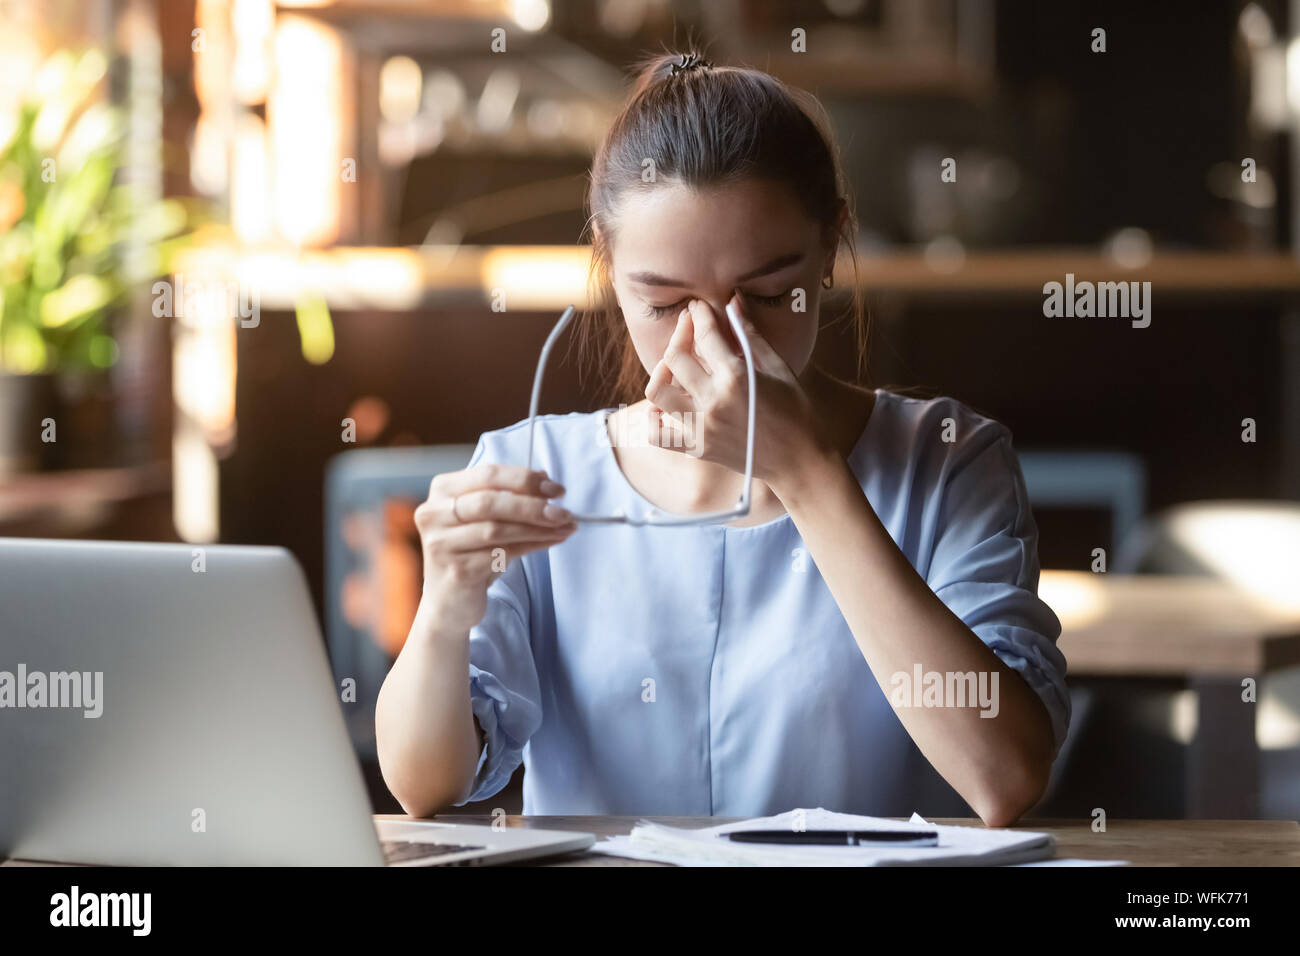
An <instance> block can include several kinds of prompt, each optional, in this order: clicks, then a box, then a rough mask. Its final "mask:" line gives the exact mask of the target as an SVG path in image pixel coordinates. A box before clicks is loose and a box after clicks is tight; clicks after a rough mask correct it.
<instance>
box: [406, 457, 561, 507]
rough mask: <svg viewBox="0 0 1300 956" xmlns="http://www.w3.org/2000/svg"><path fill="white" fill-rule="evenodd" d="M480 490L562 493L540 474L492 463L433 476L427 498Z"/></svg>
mask: <svg viewBox="0 0 1300 956" xmlns="http://www.w3.org/2000/svg"><path fill="white" fill-rule="evenodd" d="M480 488H499V489H501V490H503V491H512V492H514V493H515V494H520V495H542V496H544V497H547V498H554V497H556V496H558V495H562V494H564V487H563V486H562V485H560V484H558V483H557V482H554V481H551V480H550V478H548V477H547V475H546V472H544V471H529V470H528V469H527V468H524V467H523V466H522V465H502V464H495V463H494V464H483V465H476V466H474V467H473V468H466V469H464V470H462V471H450V472H447V473H446V474H443V475H438V476H436V477H435V478H434V479H433V481H432V482H431V483H430V484H429V497H430V498H433V497H446V498H454V497H456V496H457V495H463V494H465V493H466V492H470V491H477V490H478V489H480ZM461 514H462V515H463V514H464V512H463V511H462V512H461Z"/></svg>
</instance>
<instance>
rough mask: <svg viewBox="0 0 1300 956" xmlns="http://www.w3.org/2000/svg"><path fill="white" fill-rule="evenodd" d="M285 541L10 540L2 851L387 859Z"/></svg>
mask: <svg viewBox="0 0 1300 956" xmlns="http://www.w3.org/2000/svg"><path fill="white" fill-rule="evenodd" d="M342 706H343V705H342V704H341V703H340V699H339V695H338V693H337V688H335V687H334V681H333V678H332V676H331V674H330V670H329V666H328V663H327V660H326V655H325V651H324V645H323V642H322V640H321V635H320V631H319V628H318V626H317V623H316V619H315V615H314V612H313V610H312V607H311V603H310V600H309V597H308V592H307V587H306V582H305V580H304V578H303V575H302V571H301V570H300V568H299V567H298V565H297V563H296V562H295V561H294V559H293V557H292V556H291V555H290V554H289V552H287V551H285V550H284V549H282V548H266V547H239V546H207V547H202V548H200V547H191V546H189V545H172V544H136V543H116V542H113V543H109V542H85V541H45V540H26V539H3V538H0V767H3V768H4V770H3V773H4V778H5V780H4V786H3V787H0V854H2V855H3V856H7V857H15V858H24V859H39V860H57V861H66V862H80V863H105V864H126V865H131V864H138V865H148V864H189V865H227V864H229V865H250V864H251V865H259V864H291V865H317V864H348V865H358V864H364V865H370V864H373V865H379V864H380V863H381V862H382V858H381V855H380V851H379V845H378V839H377V837H376V834H375V829H374V825H373V823H372V822H371V817H370V812H371V808H370V802H369V799H368V797H367V794H366V790H365V785H364V782H363V780H362V778H361V774H360V769H359V767H358V765H357V762H356V758H355V756H354V754H353V752H352V749H351V745H350V743H349V741H348V737H347V734H346V732H345V730H344V722H343V716H342V712H341V707H342Z"/></svg>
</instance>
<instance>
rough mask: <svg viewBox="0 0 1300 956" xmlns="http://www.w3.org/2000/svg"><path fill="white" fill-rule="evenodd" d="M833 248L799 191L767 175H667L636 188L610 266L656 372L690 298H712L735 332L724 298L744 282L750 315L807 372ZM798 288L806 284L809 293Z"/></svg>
mask: <svg viewBox="0 0 1300 956" xmlns="http://www.w3.org/2000/svg"><path fill="white" fill-rule="evenodd" d="M833 248H834V247H833V246H831V247H830V248H829V249H828V246H827V241H826V238H825V237H824V236H823V230H822V228H821V227H820V225H819V224H818V223H817V222H815V221H814V220H812V219H810V218H809V217H808V216H807V214H806V213H805V212H804V211H803V209H802V208H801V207H800V206H799V204H798V201H797V200H796V199H795V197H794V195H793V194H792V193H791V191H790V190H789V189H788V188H786V187H784V186H781V185H778V184H775V183H772V182H769V181H767V180H760V179H755V178H750V179H746V180H742V181H740V182H737V183H734V184H730V185H726V186H717V187H711V188H708V189H705V190H703V191H699V192H697V191H695V190H692V189H690V188H689V187H686V186H681V185H673V184H664V185H663V186H662V187H661V188H656V189H649V190H645V191H643V192H638V193H633V194H628V198H627V199H626V200H625V201H624V203H623V204H622V206H621V208H620V209H619V212H618V221H617V223H616V228H615V234H614V237H613V243H612V247H611V250H610V257H611V272H612V277H613V283H614V293H615V295H616V296H617V297H618V304H619V307H620V308H621V309H622V310H623V317H624V319H625V320H626V321H627V328H628V333H629V334H630V335H631V338H632V344H633V346H634V347H635V348H636V352H637V355H638V356H639V357H640V359H641V364H642V365H644V366H645V368H646V371H647V372H649V371H651V370H653V369H654V367H655V365H656V364H658V362H659V360H660V359H661V358H662V357H663V354H664V351H665V350H666V349H667V348H668V341H669V339H671V338H672V335H673V330H674V329H675V328H676V327H677V316H678V314H679V313H680V312H681V311H682V309H684V308H686V305H687V303H688V302H690V300H691V299H702V300H704V301H705V302H707V303H708V304H709V305H710V306H712V308H713V312H714V314H715V315H716V316H717V317H718V322H719V325H720V326H721V328H722V331H723V334H724V335H726V336H727V338H728V339H729V340H731V341H734V339H735V337H734V335H733V334H732V332H731V326H730V323H729V322H728V321H727V316H726V312H725V308H726V305H727V302H728V301H729V300H730V299H731V296H732V294H733V293H734V292H736V291H737V290H739V292H740V294H741V299H742V301H743V303H744V313H745V315H746V316H747V317H748V318H749V320H750V321H751V322H753V323H754V326H755V327H756V328H757V329H758V331H759V334H760V335H762V336H763V338H765V339H766V340H767V341H768V343H769V344H771V346H772V348H774V349H775V350H776V352H777V354H779V355H780V356H781V358H782V359H784V360H785V363H786V364H787V365H788V366H790V369H791V371H793V372H794V373H795V374H796V375H798V374H799V373H801V372H802V371H803V369H804V367H805V366H806V365H807V364H808V360H809V358H810V357H811V356H812V351H813V344H814V343H815V342H816V340H817V324H818V304H819V301H820V293H821V289H822V286H821V280H822V276H824V275H825V274H826V273H827V270H828V269H829V268H830V265H831V262H832V260H831V258H830V256H831V255H832V254H833ZM796 290H803V295H802V298H801V299H800V297H798V296H797V295H796ZM797 308H802V309H803V311H796V309H797Z"/></svg>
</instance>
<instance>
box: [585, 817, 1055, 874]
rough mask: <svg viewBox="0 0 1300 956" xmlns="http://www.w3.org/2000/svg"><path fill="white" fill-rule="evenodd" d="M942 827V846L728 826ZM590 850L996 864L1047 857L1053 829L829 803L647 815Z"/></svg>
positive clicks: (687, 860)
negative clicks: (752, 833)
mask: <svg viewBox="0 0 1300 956" xmlns="http://www.w3.org/2000/svg"><path fill="white" fill-rule="evenodd" d="M917 825H922V826H925V827H926V828H928V829H932V830H935V831H937V832H938V834H939V845H938V846H937V847H913V848H910V849H909V848H907V847H891V846H782V845H777V844H755V843H732V842H731V841H730V840H727V839H724V838H721V837H719V836H718V834H721V833H726V832H728V831H730V830H794V829H802V830H910V829H914V828H915V827H916V826H917ZM591 849H592V852H595V853H606V854H609V855H610V856H622V857H629V858H631V859H636V860H651V861H654V862H660V863H673V864H676V865H677V866H926V865H938V866H998V865H1007V864H1016V863H1026V862H1031V861H1038V860H1047V859H1050V858H1051V857H1052V855H1053V854H1054V853H1055V840H1054V839H1053V837H1052V836H1051V834H1048V833H1039V832H1034V831H1029V830H987V829H984V828H982V827H957V826H943V825H940V824H930V823H926V821H925V820H924V819H923V818H922V817H920V816H919V815H917V814H915V813H914V814H912V818H911V819H910V820H909V821H908V822H906V823H903V822H900V821H898V820H889V819H886V818H884V817H868V816H859V815H856V814H849V813H835V812H833V811H830V810H827V809H825V808H824V807H817V808H816V809H796V810H790V811H788V812H786V813H781V814H778V815H777V816H773V817H759V818H757V819H754V820H740V821H737V822H734V823H724V824H721V825H719V826H716V827H704V828H702V829H697V830H691V829H683V828H680V827H670V826H665V825H663V824H656V823H650V822H649V821H647V820H642V821H641V822H640V823H638V824H637V825H636V826H635V827H634V828H633V830H632V832H631V833H630V834H628V835H627V836H614V837H608V838H606V839H605V840H602V841H600V842H599V843H596V844H595V845H594V846H593V847H592V848H591Z"/></svg>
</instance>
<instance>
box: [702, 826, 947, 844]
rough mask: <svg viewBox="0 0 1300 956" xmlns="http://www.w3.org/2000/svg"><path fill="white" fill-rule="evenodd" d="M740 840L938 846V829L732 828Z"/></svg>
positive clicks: (733, 836) (725, 834)
mask: <svg viewBox="0 0 1300 956" xmlns="http://www.w3.org/2000/svg"><path fill="white" fill-rule="evenodd" d="M723 836H725V837H728V838H730V839H731V840H734V841H735V842H737V843H783V844H810V843H811V844H819V845H824V846H869V845H877V846H878V845H882V844H883V845H887V846H893V847H906V848H911V847H924V846H938V845H939V833H938V831H936V830H732V831H730V832H729V833H724V834H723Z"/></svg>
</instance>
